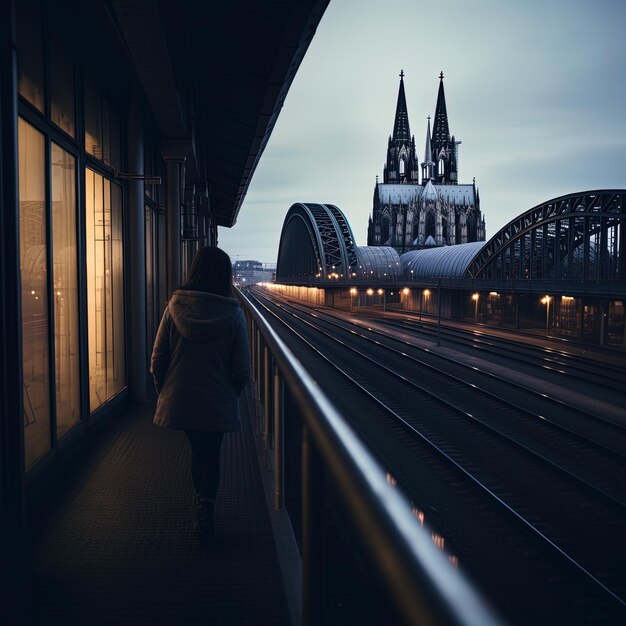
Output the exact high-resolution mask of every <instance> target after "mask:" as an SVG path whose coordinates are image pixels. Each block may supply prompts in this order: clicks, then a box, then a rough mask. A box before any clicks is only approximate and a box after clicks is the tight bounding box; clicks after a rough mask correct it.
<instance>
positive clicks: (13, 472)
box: [0, 0, 30, 624]
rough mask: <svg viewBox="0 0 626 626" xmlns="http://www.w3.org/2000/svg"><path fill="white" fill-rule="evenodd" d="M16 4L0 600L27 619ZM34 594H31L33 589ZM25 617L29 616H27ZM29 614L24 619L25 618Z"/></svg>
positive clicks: (5, 123) (5, 171) (0, 110)
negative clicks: (25, 595)
mask: <svg viewBox="0 0 626 626" xmlns="http://www.w3.org/2000/svg"><path fill="white" fill-rule="evenodd" d="M18 241H19V201H18V153H17V58H16V47H15V3H14V2H13V1H12V0H8V1H7V2H0V554H1V555H2V557H0V558H1V560H2V566H0V605H1V606H2V609H3V611H2V612H3V613H4V615H5V616H6V619H7V620H8V621H7V622H6V623H7V624H13V623H15V624H17V623H24V622H26V621H27V620H28V618H27V616H25V615H24V611H25V610H26V607H27V606H29V600H28V597H26V598H25V599H24V590H28V589H29V588H30V585H29V584H28V583H27V581H26V571H27V566H28V565H27V564H28V558H29V557H28V551H27V549H26V544H25V533H24V522H25V513H24V441H23V439H24V426H23V421H22V415H23V398H22V333H21V285H20V269H19V263H20V258H19V246H18ZM27 595H28V594H27ZM23 618H24V619H23ZM22 619H23V621H22Z"/></svg>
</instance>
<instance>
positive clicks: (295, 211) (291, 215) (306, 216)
mask: <svg viewBox="0 0 626 626" xmlns="http://www.w3.org/2000/svg"><path fill="white" fill-rule="evenodd" d="M357 267H358V260H357V249H356V244H355V241H354V235H353V234H352V230H351V229H350V224H348V220H347V219H346V217H345V215H344V214H343V213H342V212H341V211H340V210H339V208H337V207H336V206H334V205H332V204H311V203H296V204H294V205H292V206H291V208H290V209H289V211H288V213H287V216H286V217H285V221H284V223H283V230H282V232H281V235H280V244H279V248H278V262H277V266H276V277H277V278H278V279H286V278H299V277H305V276H308V277H313V276H317V277H319V278H328V277H329V276H333V275H337V276H338V277H339V278H341V277H342V276H343V277H347V276H350V275H352V274H353V273H355V272H356V271H357Z"/></svg>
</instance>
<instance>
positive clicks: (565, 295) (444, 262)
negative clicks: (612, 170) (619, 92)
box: [276, 189, 626, 345]
mask: <svg viewBox="0 0 626 626" xmlns="http://www.w3.org/2000/svg"><path fill="white" fill-rule="evenodd" d="M625 200H626V191H625V190H623V189H616V190H594V191H584V192H579V193H573V194H568V195H565V196H561V197H558V198H553V199H551V200H547V201H546V202H542V203H541V204H539V205H537V206H535V207H532V208H530V209H528V210H527V211H525V212H524V213H522V214H521V215H519V216H518V217H516V218H515V219H513V220H512V221H511V222H509V223H508V224H507V225H506V226H504V227H503V228H502V229H501V230H500V231H498V232H497V233H496V234H495V235H494V236H493V237H491V239H489V240H488V241H486V242H475V243H468V244H460V245H455V246H445V247H438V248H430V249H423V250H415V251H411V252H406V253H404V254H402V255H398V253H397V252H396V251H395V249H393V248H390V247H384V246H380V247H367V246H357V245H356V241H355V238H354V236H353V234H352V231H351V229H350V226H349V224H348V222H347V219H346V218H345V216H344V215H343V213H342V212H341V211H340V210H339V208H337V207H335V206H332V205H321V204H303V203H299V204H295V205H293V206H292V207H291V208H290V209H289V211H288V213H287V216H286V217H285V221H284V224H283V230H282V233H281V238H280V247H279V251H278V264H277V276H276V283H277V284H278V285H282V286H284V287H282V288H283V289H284V290H285V291H286V292H288V293H290V294H292V295H295V294H297V295H298V297H301V298H303V299H314V300H315V301H317V302H324V303H326V304H328V305H330V306H337V307H340V308H341V307H343V308H346V307H353V306H354V305H355V304H357V305H359V306H380V304H381V301H382V299H383V298H381V297H380V296H383V297H384V301H385V305H390V306H394V305H395V306H401V307H402V308H405V309H409V310H415V311H417V310H419V311H421V312H423V313H425V314H433V315H434V314H438V313H439V312H440V311H441V315H443V316H444V317H445V318H451V319H463V320H467V321H470V320H474V321H476V322H481V323H485V324H488V325H495V326H501V327H505V328H509V329H515V330H522V331H523V330H536V331H538V332H540V331H542V330H543V331H545V332H547V333H549V334H555V335H557V336H563V337H570V338H576V339H580V340H583V341H588V342H591V343H600V344H602V345H607V344H611V345H624V342H625V340H626V334H625V332H624V327H625V315H624V301H625V299H626V254H625V250H624V235H625V233H626V206H625ZM278 288H281V287H278ZM381 290H382V293H379V292H380V291H381Z"/></svg>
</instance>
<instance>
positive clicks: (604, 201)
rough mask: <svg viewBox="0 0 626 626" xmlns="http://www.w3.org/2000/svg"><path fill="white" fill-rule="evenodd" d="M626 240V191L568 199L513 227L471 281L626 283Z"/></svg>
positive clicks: (474, 263) (474, 265) (474, 268)
mask: <svg viewBox="0 0 626 626" xmlns="http://www.w3.org/2000/svg"><path fill="white" fill-rule="evenodd" d="M625 236H626V191H625V190H623V189H620V190H600V191H584V192H581V193H573V194H568V195H565V196H560V197H558V198H554V199H552V200H548V201H547V202H544V203H542V204H539V205H537V206H535V207H533V208H532V209H529V210H528V211H526V212H525V213H522V214H521V215H520V216H518V217H516V218H515V219H514V220H512V221H511V222H509V223H508V224H507V225H506V226H505V227H504V228H502V229H501V230H500V231H499V232H497V233H496V234H495V235H494V236H493V237H492V238H491V239H490V240H489V241H487V242H486V244H485V245H484V246H483V247H482V248H481V250H480V251H479V252H478V253H477V254H476V256H475V257H474V258H473V259H472V260H471V262H470V263H469V265H468V267H467V270H466V273H465V276H466V277H467V278H478V279H481V278H482V279H504V280H509V279H531V280H549V279H550V280H553V279H556V280H558V279H575V280H581V281H586V280H592V281H593V280H618V279H619V280H623V279H624V276H625V273H626V258H625V256H626V255H625V253H624V251H623V241H624V237H625Z"/></svg>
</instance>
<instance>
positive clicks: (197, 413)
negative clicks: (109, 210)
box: [150, 247, 249, 546]
mask: <svg viewBox="0 0 626 626" xmlns="http://www.w3.org/2000/svg"><path fill="white" fill-rule="evenodd" d="M150 371H151V373H152V375H153V377H154V384H155V386H156V390H157V393H158V394H159V398H158V401H157V406H156V412H155V415H154V423H155V424H157V425H158V426H163V427H165V428H174V429H179V430H184V431H185V433H186V435H187V438H188V439H189V444H190V446H191V475H192V478H193V484H194V487H195V490H196V521H195V530H196V537H197V538H198V540H199V541H200V543H201V544H202V545H204V546H207V545H208V544H210V543H211V542H212V540H213V508H214V505H215V497H216V495H217V490H218V487H219V479H220V447H221V444H222V438H223V436H224V433H226V432H232V431H236V430H239V428H240V422H239V401H238V396H239V394H240V393H241V391H242V390H243V388H244V387H245V385H246V383H247V381H248V377H249V355H248V338H247V331H246V323H245V320H244V316H243V313H242V311H241V308H240V307H239V302H238V301H237V300H236V299H235V298H234V297H233V285H232V266H231V262H230V259H229V257H228V255H227V254H226V253H225V252H224V251H223V250H220V249H219V248H216V247H207V248H202V249H201V250H199V251H198V253H197V254H196V256H195V257H194V259H193V262H192V264H191V269H190V270H189V275H188V277H187V280H186V282H185V283H184V284H183V285H182V286H181V287H180V288H179V289H177V290H176V291H174V293H173V294H172V297H171V299H170V300H169V302H168V305H167V307H166V309H165V312H164V314H163V317H162V319H161V324H160V326H159V330H158V332H157V336H156V339H155V342H154V349H153V351H152V361H151V366H150Z"/></svg>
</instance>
